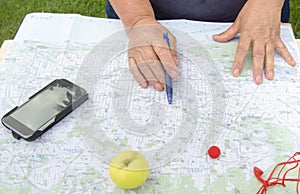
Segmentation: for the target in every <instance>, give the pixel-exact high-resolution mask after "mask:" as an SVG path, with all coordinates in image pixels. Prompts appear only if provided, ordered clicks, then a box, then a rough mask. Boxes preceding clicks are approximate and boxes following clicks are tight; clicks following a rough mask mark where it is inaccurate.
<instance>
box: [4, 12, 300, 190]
mask: <svg viewBox="0 0 300 194" xmlns="http://www.w3.org/2000/svg"><path fill="white" fill-rule="evenodd" d="M161 23H162V24H163V25H164V26H165V27H167V28H168V29H169V30H170V32H171V33H172V34H174V35H175V36H176V38H177V49H178V51H177V52H178V57H179V69H180V76H179V78H178V79H176V80H174V82H173V88H174V97H173V99H174V102H173V104H172V105H169V104H168V102H167V99H166V93H165V92H156V91H155V90H153V89H152V88H151V87H149V88H147V89H142V88H141V87H140V86H139V85H138V84H137V83H136V82H135V80H134V78H133V77H132V75H131V73H130V72H129V70H128V62H127V43H128V40H127V36H126V33H125V31H124V30H123V28H122V25H121V23H120V22H119V21H117V20H109V19H100V18H91V17H85V16H80V15H72V14H70V15H68V14H47V13H33V14H29V15H27V16H26V17H25V19H24V21H23V23H22V25H21V27H20V29H19V32H18V33H17V35H16V37H15V39H14V42H13V45H12V47H11V48H10V52H9V53H8V54H7V55H6V57H5V58H4V60H3V61H2V63H1V64H0V90H1V93H0V99H1V103H0V110H1V115H4V114H5V113H6V112H8V111H9V110H11V109H12V108H14V107H15V106H18V105H20V104H22V103H23V102H25V101H26V100H27V99H28V98H29V97H30V96H31V95H32V94H34V93H35V92H36V91H38V90H39V89H41V88H42V87H43V86H45V85H46V84H48V83H50V82H51V81H53V80H54V79H57V78H66V79H68V80H71V81H73V82H74V83H76V84H78V85H80V86H82V87H83V88H85V89H86V90H87V92H88V93H89V100H88V101H86V102H85V103H83V104H82V105H81V106H79V107H78V108H77V109H76V110H74V111H73V112H72V113H71V114H69V115H68V116H67V117H66V118H64V119H63V120H62V121H60V122H59V123H57V124H56V125H55V126H54V127H52V128H51V129H50V130H49V131H47V132H46V133H45V134H44V135H43V136H41V137H40V138H38V139H37V140H36V141H34V142H27V141H24V140H16V139H14V138H13V136H12V135H11V132H10V131H9V130H7V129H6V128H5V127H4V126H3V125H1V126H0V193H207V194H220V193H222V194H226V193H237V194H248V193H249V194H252V193H256V192H257V191H258V190H259V188H260V187H261V183H260V182H259V181H258V180H257V179H256V177H255V176H254V173H253V168H254V167H259V168H260V169H262V170H263V171H264V172H265V173H264V175H263V177H264V178H267V176H268V175H269V174H270V172H271V171H272V169H273V168H274V166H275V165H276V164H277V163H280V162H283V161H286V160H287V159H288V158H289V157H290V156H292V155H293V154H294V153H295V152H297V151H299V147H300V85H299V81H300V77H299V73H298V72H299V65H300V57H299V56H300V55H299V51H298V50H297V45H296V42H295V39H294V36H293V34H292V30H291V28H290V27H289V26H282V27H281V37H282V39H283V41H284V42H285V44H286V46H287V47H288V49H289V51H290V52H291V54H292V56H293V57H294V58H295V60H296V61H297V64H298V66H296V67H290V66H289V65H287V64H286V62H285V61H284V60H283V58H282V57H281V56H280V55H279V54H278V53H277V52H276V53H275V79H274V80H273V81H268V80H267V79H264V82H263V84H262V85H259V86H258V85H256V84H254V83H253V81H252V57H251V56H252V52H251V51H250V52H249V53H248V56H247V58H246V61H245V65H244V69H243V71H242V73H241V76H239V77H238V78H235V77H233V76H232V74H231V67H232V63H233V56H234V54H235V50H236V47H237V41H238V38H236V39H234V40H232V41H230V42H227V43H216V42H214V41H213V40H212V38H211V36H212V35H213V34H215V33H220V32H222V31H223V30H225V29H226V28H227V27H228V26H229V25H230V24H222V23H205V22H195V21H187V20H174V21H161ZM57 26H59V28H58V27H57ZM212 145H217V146H218V147H220V149H221V156H220V157H219V158H218V159H212V158H210V157H209V156H208V155H207V150H208V148H209V147H210V146H212ZM122 150H137V151H139V152H141V153H142V154H143V155H144V156H145V158H146V159H147V161H148V162H149V165H150V175H149V177H148V180H147V181H146V183H145V184H144V185H143V186H142V187H140V188H138V189H135V190H128V191H126V190H122V189H120V188H118V187H116V186H115V185H114V183H113V182H112V181H111V180H110V177H109V174H108V168H109V163H110V160H111V159H112V157H113V156H114V155H115V154H117V153H119V152H120V151H122ZM292 175H294V176H295V177H297V176H298V175H297V172H296V173H295V174H292ZM295 190H296V183H287V184H286V187H282V186H274V187H270V188H268V192H267V193H295Z"/></svg>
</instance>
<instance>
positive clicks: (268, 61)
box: [265, 41, 274, 80]
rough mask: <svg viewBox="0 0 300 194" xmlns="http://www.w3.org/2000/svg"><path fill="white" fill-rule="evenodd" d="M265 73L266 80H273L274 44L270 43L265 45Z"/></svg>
mask: <svg viewBox="0 0 300 194" xmlns="http://www.w3.org/2000/svg"><path fill="white" fill-rule="evenodd" d="M265 71H266V78H267V79H268V80H272V79H274V43H273V42H272V41H268V42H267V44H266V57H265Z"/></svg>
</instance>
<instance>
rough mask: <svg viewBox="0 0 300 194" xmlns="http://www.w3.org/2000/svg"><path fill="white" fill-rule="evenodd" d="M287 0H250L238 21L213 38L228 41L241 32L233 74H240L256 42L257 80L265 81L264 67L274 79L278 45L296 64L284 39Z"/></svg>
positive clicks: (269, 77)
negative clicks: (281, 30) (281, 34)
mask: <svg viewBox="0 0 300 194" xmlns="http://www.w3.org/2000/svg"><path fill="white" fill-rule="evenodd" d="M283 1H284V0H276V1H274V0H248V1H247V2H246V4H245V5H244V7H243V8H242V10H241V11H240V13H239V15H238V17H237V18H236V20H235V22H234V23H233V24H232V25H231V26H230V27H229V28H228V29H227V30H226V31H224V32H222V33H221V34H216V35H214V36H213V39H214V40H215V41H218V42H226V41H229V40H231V39H233V38H234V37H235V36H236V35H237V34H238V33H240V40H239V43H238V46H237V49H236V53H235V57H234V62H233V66H232V74H233V76H235V77H237V76H239V75H240V73H241V71H242V68H243V64H244V61H245V57H246V55H247V53H248V50H249V48H250V46H251V45H253V81H254V82H255V83H256V84H261V83H262V82H263V79H262V77H263V75H262V74H263V69H264V67H265V76H266V78H267V79H269V80H272V79H273V78H274V49H275V48H276V49H277V50H278V51H279V53H280V54H281V55H282V57H283V58H284V59H285V61H286V62H287V63H288V64H289V65H291V66H295V65H296V62H295V60H294V59H293V57H292V56H291V54H290V53H289V51H288V49H287V48H286V46H285V44H284V43H283V41H282V40H281V38H280V24H281V23H280V17H281V8H282V5H283Z"/></svg>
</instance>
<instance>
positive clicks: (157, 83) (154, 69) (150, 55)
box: [140, 46, 165, 91]
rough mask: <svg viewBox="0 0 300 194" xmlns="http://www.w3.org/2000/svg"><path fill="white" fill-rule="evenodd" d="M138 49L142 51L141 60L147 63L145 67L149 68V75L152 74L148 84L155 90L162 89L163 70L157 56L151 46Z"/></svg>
mask: <svg viewBox="0 0 300 194" xmlns="http://www.w3.org/2000/svg"><path fill="white" fill-rule="evenodd" d="M140 51H141V52H142V53H141V54H142V58H143V62H145V63H146V64H147V67H148V68H149V69H150V71H151V76H154V77H153V78H151V79H152V80H149V82H150V85H152V86H153V87H154V89H155V90H157V91H161V90H163V89H164V85H165V83H164V77H165V76H164V75H165V70H164V69H163V67H162V65H161V63H160V61H159V59H158V58H157V55H156V53H155V52H154V50H153V48H152V47H151V46H145V47H142V50H140ZM149 75H150V74H149ZM149 78H150V77H149Z"/></svg>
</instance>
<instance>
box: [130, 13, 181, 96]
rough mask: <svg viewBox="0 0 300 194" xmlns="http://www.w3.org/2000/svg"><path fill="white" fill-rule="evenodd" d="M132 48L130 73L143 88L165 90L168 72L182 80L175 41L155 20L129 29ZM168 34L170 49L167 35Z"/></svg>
mask: <svg viewBox="0 0 300 194" xmlns="http://www.w3.org/2000/svg"><path fill="white" fill-rule="evenodd" d="M126 32H127V35H128V38H129V46H128V62H129V69H130V72H131V73H132V75H133V77H134V78H135V80H136V81H137V82H138V83H139V84H140V86H141V87H143V88H147V87H148V86H149V85H151V86H153V88H154V89H155V90H157V91H162V90H164V88H165V83H166V82H165V71H167V72H168V73H169V75H170V76H171V77H172V78H173V79H175V78H176V77H178V75H179V72H178V59H177V52H176V39H175V37H174V36H173V35H172V34H171V33H170V32H169V31H168V30H167V29H166V28H165V27H163V26H162V25H161V24H159V23H158V22H157V21H156V20H155V19H153V18H144V19H142V20H139V21H138V22H136V23H135V24H134V25H133V26H132V27H130V28H127V29H126ZM166 32H167V33H168V36H169V39H170V49H169V48H168V45H167V42H166V41H165V39H164V37H163V34H164V33H166Z"/></svg>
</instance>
